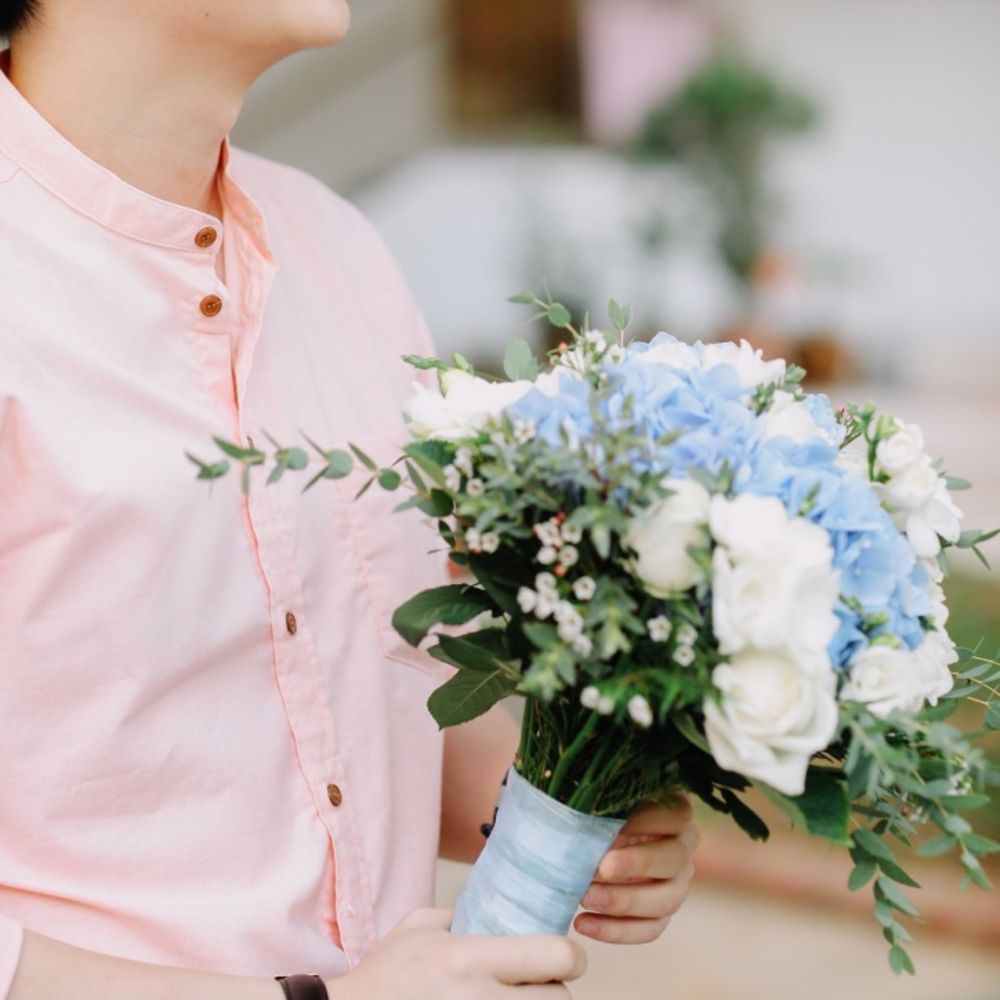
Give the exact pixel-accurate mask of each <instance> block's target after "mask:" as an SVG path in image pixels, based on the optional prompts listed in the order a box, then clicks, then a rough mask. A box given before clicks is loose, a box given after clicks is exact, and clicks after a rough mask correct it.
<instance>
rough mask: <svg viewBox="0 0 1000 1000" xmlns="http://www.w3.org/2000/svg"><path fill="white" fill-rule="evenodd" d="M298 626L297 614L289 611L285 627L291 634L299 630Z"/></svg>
mask: <svg viewBox="0 0 1000 1000" xmlns="http://www.w3.org/2000/svg"><path fill="white" fill-rule="evenodd" d="M298 627H299V626H298V622H296V621H295V615H293V614H292V613H291V611H289V612H287V613H286V614H285V628H287V629H288V631H289V633H290V634H291V635H295V633H296V632H297V631H298Z"/></svg>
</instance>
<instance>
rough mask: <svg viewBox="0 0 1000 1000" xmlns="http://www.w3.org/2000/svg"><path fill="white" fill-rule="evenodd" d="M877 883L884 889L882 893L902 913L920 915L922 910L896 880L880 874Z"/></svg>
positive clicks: (913, 915)
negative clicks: (907, 895)
mask: <svg viewBox="0 0 1000 1000" xmlns="http://www.w3.org/2000/svg"><path fill="white" fill-rule="evenodd" d="M876 885H877V886H878V887H879V889H881V890H882V895H883V896H884V897H885V899H886V901H887V902H888V903H890V904H891V905H892V906H894V907H895V908H896V909H897V910H899V911H900V913H905V914H906V915H907V916H908V917H916V916H919V915H920V911H919V910H918V909H917V908H916V907H915V906H914V905H913V903H911V902H910V900H909V899H908V898H907V897H906V895H905V894H904V892H903V890H902V889H900V888H899V887H898V886H897V885H896V883H895V882H892V881H891V880H890V879H887V878H886V877H885V876H879V879H878V881H877V882H876Z"/></svg>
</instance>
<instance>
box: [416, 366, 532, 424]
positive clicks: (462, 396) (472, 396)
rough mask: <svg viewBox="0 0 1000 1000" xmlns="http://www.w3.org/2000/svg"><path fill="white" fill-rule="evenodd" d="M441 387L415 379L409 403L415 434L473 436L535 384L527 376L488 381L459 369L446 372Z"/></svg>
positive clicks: (442, 377) (441, 380)
mask: <svg viewBox="0 0 1000 1000" xmlns="http://www.w3.org/2000/svg"><path fill="white" fill-rule="evenodd" d="M440 383H441V385H442V391H440V392H439V391H436V390H434V389H428V388H427V387H426V386H425V385H424V384H423V383H421V382H414V383H413V389H414V395H413V396H412V398H411V399H410V401H409V402H408V403H407V405H406V409H405V413H406V416H407V418H408V423H409V427H410V433H411V434H413V436H414V437H416V438H438V439H441V440H446V441H458V440H462V439H463V438H470V437H474V436H475V435H476V434H478V433H479V431H480V430H482V428H483V427H484V425H485V424H486V422H487V420H489V419H490V418H491V417H493V416H496V415H497V414H499V413H500V412H501V411H503V410H504V409H506V408H507V407H508V406H512V405H513V404H514V403H516V402H517V400H519V399H520V398H521V397H522V396H523V395H524V394H525V393H526V392H528V391H529V390H530V389H531V388H532V387H533V383H531V382H528V381H526V380H523V379H522V380H520V381H517V382H487V381H486V379H482V378H478V377H476V376H473V375H470V374H469V373H468V372H463V371H460V370H459V369H451V370H450V371H448V372H445V373H444V374H443V375H442V376H441V379H440Z"/></svg>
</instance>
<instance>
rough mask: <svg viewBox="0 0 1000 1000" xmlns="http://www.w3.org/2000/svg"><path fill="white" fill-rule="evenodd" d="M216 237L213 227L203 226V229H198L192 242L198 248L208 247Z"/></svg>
mask: <svg viewBox="0 0 1000 1000" xmlns="http://www.w3.org/2000/svg"><path fill="white" fill-rule="evenodd" d="M218 235H219V234H218V232H217V231H216V229H215V227H214V226H205V228H204V229H199V230H198V232H197V233H196V234H195V237H194V241H195V243H197V244H198V246H200V247H210V246H211V245H212V244H213V243H214V242H215V238H216V236H218Z"/></svg>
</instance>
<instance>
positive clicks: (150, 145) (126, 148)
mask: <svg viewBox="0 0 1000 1000" xmlns="http://www.w3.org/2000/svg"><path fill="white" fill-rule="evenodd" d="M54 10H55V11H58V7H55V8H54ZM96 29H97V25H89V29H88V30H90V31H91V32H94V33H95V34H96V33H97V32H96ZM8 58H9V69H8V75H9V77H10V80H11V82H12V83H13V84H14V86H15V87H17V89H18V90H19V91H20V92H21V93H22V94H23V95H24V97H25V98H26V99H27V100H28V101H29V102H30V103H31V104H32V105H33V106H34V107H35V108H36V109H37V110H38V112H39V113H40V114H41V115H42V116H43V117H44V118H46V119H47V120H48V121H49V123H50V124H51V125H52V126H53V127H54V128H56V130H57V131H59V132H60V133H62V134H63V135H64V136H65V137H66V138H67V139H68V140H69V141H70V142H72V143H73V145H75V146H76V147H77V148H78V149H80V150H81V151H82V152H84V153H86V154H87V156H89V157H90V158H91V159H92V160H95V161H96V162H97V163H100V164H101V165H102V166H105V167H107V168H108V169H109V170H111V171H113V172H114V173H115V174H117V175H118V176H119V177H121V178H122V179H123V180H125V181H127V182H128V183H129V184H131V185H132V186H133V187H136V188H139V189H140V190H142V191H146V192H148V193H149V194H153V195H156V196H157V197H159V198H163V199H164V200H166V201H170V202H173V203H175V204H178V205H186V206H188V207H191V208H196V209H199V210H200V211H204V212H209V213H211V214H213V215H215V216H217V217H218V216H221V210H222V208H221V203H220V201H219V193H218V190H217V184H216V176H217V170H218V165H219V154H220V151H221V143H222V140H223V138H224V137H225V136H226V134H227V133H228V132H229V129H230V128H231V127H232V125H233V123H234V122H235V121H236V118H237V116H238V115H239V112H240V108H241V107H242V104H243V100H244V97H245V95H246V91H247V90H248V89H249V86H250V84H251V83H252V82H253V79H254V76H255V74H253V73H249V72H246V71H244V72H243V73H242V74H241V73H239V72H237V71H235V70H234V68H233V67H231V66H230V67H228V69H229V72H228V73H227V66H226V60H225V59H220V58H214V59H213V58H210V57H209V56H208V55H206V54H204V53H198V52H192V51H185V50H184V48H183V44H182V43H180V42H178V40H176V39H168V38H163V37H158V36H157V35H156V33H155V32H154V31H152V30H150V31H145V32H142V33H141V34H139V33H138V29H137V34H136V36H135V37H129V33H128V32H127V31H123V30H122V27H121V25H119V26H117V28H116V29H115V30H114V31H110V32H108V31H105V32H103V33H101V34H100V36H99V37H89V36H81V33H80V29H79V26H75V25H70V24H62V23H60V22H59V19H58V17H53V18H49V20H48V22H47V23H46V24H45V25H44V27H41V28H39V29H37V30H35V29H30V30H26V31H24V32H22V33H21V34H20V35H18V36H17V37H16V38H15V39H14V41H13V42H12V44H11V47H10V52H9V53H8Z"/></svg>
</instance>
